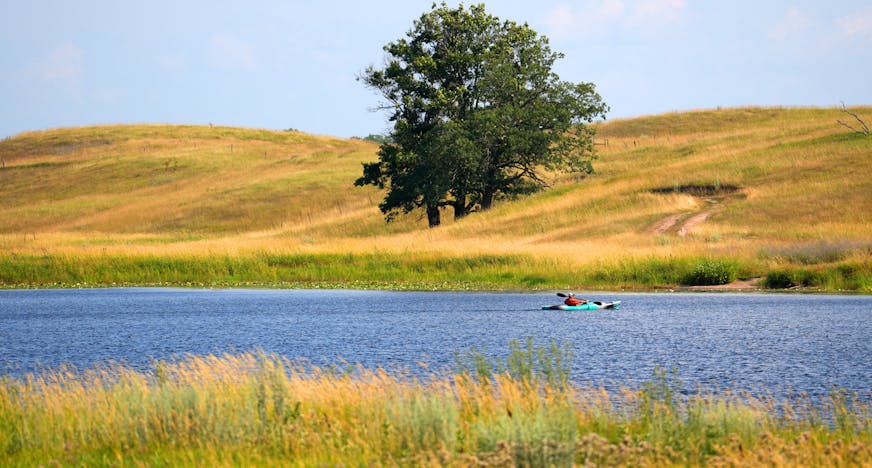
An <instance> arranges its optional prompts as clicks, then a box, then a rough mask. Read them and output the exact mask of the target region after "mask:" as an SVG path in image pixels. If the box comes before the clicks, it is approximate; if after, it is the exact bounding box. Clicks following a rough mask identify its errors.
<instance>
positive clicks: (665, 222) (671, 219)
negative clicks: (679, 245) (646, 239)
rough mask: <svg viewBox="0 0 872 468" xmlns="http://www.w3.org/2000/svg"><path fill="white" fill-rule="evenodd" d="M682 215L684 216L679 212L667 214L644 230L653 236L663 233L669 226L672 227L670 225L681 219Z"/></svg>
mask: <svg viewBox="0 0 872 468" xmlns="http://www.w3.org/2000/svg"><path fill="white" fill-rule="evenodd" d="M682 216H684V215H683V214H680V213H679V214H674V215H670V216H667V217H665V218H663V219H661V220H660V221H657V222H656V223H655V224H654V225H653V226H651V227H650V228H648V230H647V231H645V232H647V233H648V234H653V235H655V236H656V235H660V234H663V233H665V232H666V231H668V230H669V229H670V228H672V226H675V224H676V223H678V220H679V219H681V217H682Z"/></svg>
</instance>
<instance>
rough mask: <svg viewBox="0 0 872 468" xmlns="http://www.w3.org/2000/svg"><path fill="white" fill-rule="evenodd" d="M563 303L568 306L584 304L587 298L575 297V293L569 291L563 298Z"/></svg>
mask: <svg viewBox="0 0 872 468" xmlns="http://www.w3.org/2000/svg"><path fill="white" fill-rule="evenodd" d="M563 303H564V304H566V305H568V306H577V305H581V304H586V303H587V299H576V297H575V294H573V293H569V294H568V295H567V296H566V300H564V301H563Z"/></svg>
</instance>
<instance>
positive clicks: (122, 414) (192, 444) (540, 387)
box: [0, 341, 872, 466]
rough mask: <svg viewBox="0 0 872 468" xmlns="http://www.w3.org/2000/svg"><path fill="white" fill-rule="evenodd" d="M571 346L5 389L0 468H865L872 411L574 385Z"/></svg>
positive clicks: (267, 365)
mask: <svg viewBox="0 0 872 468" xmlns="http://www.w3.org/2000/svg"><path fill="white" fill-rule="evenodd" d="M567 357H568V356H567V355H566V354H565V352H564V351H562V350H561V347H560V346H557V345H555V344H553V343H552V344H551V346H536V345H535V344H534V343H533V342H532V341H528V342H526V343H517V342H516V343H513V344H511V347H510V352H509V354H508V357H506V358H505V359H502V360H500V359H493V358H489V357H486V356H485V355H483V354H481V353H478V352H475V351H471V352H468V353H464V354H462V355H460V356H459V361H458V363H459V364H460V365H459V367H458V370H457V372H454V373H448V374H444V373H431V374H427V375H425V376H424V377H421V376H417V377H416V376H415V375H413V374H411V373H409V372H404V371H394V372H387V371H385V370H382V369H363V368H360V367H354V366H344V367H335V368H330V369H321V368H314V367H311V366H307V365H305V364H304V363H300V362H295V361H292V360H289V359H287V358H284V357H281V356H277V355H274V354H267V353H263V352H248V353H239V354H225V355H220V356H215V355H211V356H187V357H184V358H183V359H180V360H178V361H174V362H155V363H154V365H153V366H152V368H151V369H150V370H148V371H139V370H134V369H131V368H129V367H127V366H124V365H122V364H117V363H108V364H105V365H103V366H99V367H96V368H93V369H88V370H81V371H80V370H76V369H72V368H59V369H55V370H50V371H45V372H42V373H40V374H31V375H25V376H22V377H12V376H5V377H2V378H0V465H4V466H37V465H44V466H56V465H58V464H60V465H68V464H69V465H125V466H126V465H141V464H160V465H217V466H226V465H240V464H242V465H251V464H258V465H260V464H265V465H275V464H282V465H291V466H314V465H325V464H326V465H337V464H343V465H355V466H361V465H370V464H376V465H400V466H421V465H430V466H434V465H439V466H446V465H447V466H472V465H475V466H489V465H494V466H506V465H520V466H550V465H570V464H593V465H655V466H661V465H662V466H666V465H668V466H672V465H709V464H713V465H730V464H734V465H747V464H754V465H757V464H764V465H779V466H782V465H797V466H798V465H803V466H809V465H814V466H826V465H846V466H847V465H853V466H857V465H861V466H862V465H868V464H870V463H872V411H870V409H872V408H870V402H869V398H868V397H864V398H861V397H859V396H857V395H849V394H846V393H845V392H838V391H834V393H833V394H832V395H831V397H830V398H829V399H828V400H827V402H825V404H823V405H817V406H815V405H814V404H811V403H802V402H799V403H797V402H792V403H787V402H782V401H775V400H772V399H765V398H755V397H751V396H748V395H735V394H731V393H729V392H717V393H715V392H695V393H691V394H690V395H689V396H688V394H687V392H686V391H685V390H686V389H684V388H683V386H682V384H681V382H680V381H678V380H677V379H676V378H674V375H670V374H668V373H666V372H665V371H663V370H657V371H656V372H655V374H654V376H653V378H652V380H651V381H650V382H649V383H648V384H646V385H644V386H643V387H642V388H641V389H639V390H630V389H625V390H622V391H618V392H611V393H609V392H606V391H605V390H603V389H597V388H587V387H577V386H574V385H571V384H569V383H568V382H569V380H568V379H567V377H568V375H567V372H568V371H567V370H566V367H565V365H564V363H563V362H564V361H563V360H564V359H566V358H567Z"/></svg>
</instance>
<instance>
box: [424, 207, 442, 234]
mask: <svg viewBox="0 0 872 468" xmlns="http://www.w3.org/2000/svg"><path fill="white" fill-rule="evenodd" d="M441 223H442V218H441V217H440V215H439V206H438V205H432V204H430V203H427V224H428V225H429V226H430V227H431V228H434V227H436V226H438V225H440V224H441Z"/></svg>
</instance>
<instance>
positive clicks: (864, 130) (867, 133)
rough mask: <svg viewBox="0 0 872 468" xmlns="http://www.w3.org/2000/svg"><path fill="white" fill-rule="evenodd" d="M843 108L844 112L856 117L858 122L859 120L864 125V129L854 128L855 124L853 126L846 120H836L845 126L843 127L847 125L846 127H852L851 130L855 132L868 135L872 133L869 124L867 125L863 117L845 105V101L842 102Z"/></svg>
mask: <svg viewBox="0 0 872 468" xmlns="http://www.w3.org/2000/svg"><path fill="white" fill-rule="evenodd" d="M841 110H842V112H844V113H846V114H848V115H850V116H851V117H853V118H854V120H856V121H857V122H859V123H860V125H861V127H862V130H860V129H857V128H854V127H853V126H851V125H849V124H847V123H845V122H842V121H841V120H836V122H838V123H839V125H841V126H843V127H845V128H848V129H850V130H851V131H853V132H854V133H859V134H860V135H866V136H869V135H872V131H870V130H869V126H868V125H866V122H864V121H863V119H861V118H860V117H859V116H858V115H857V114H855V113H853V112H851V111H849V110H848V107H847V106H845V103H844V102H842V109H841Z"/></svg>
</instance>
